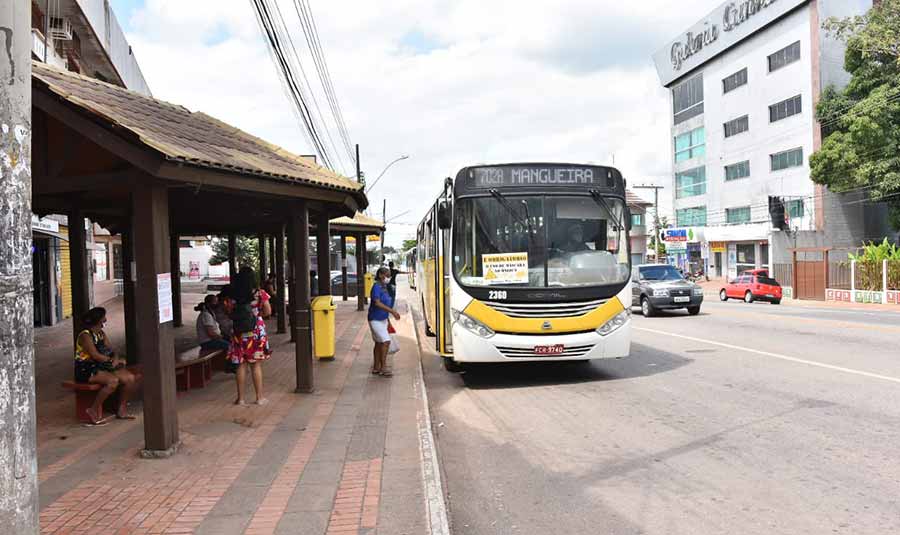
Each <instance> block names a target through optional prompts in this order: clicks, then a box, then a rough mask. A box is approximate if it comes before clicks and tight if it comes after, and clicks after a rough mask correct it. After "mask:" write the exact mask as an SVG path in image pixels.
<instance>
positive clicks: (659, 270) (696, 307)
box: [631, 264, 703, 316]
mask: <svg viewBox="0 0 900 535" xmlns="http://www.w3.org/2000/svg"><path fill="white" fill-rule="evenodd" d="M631 278H632V285H631V292H632V298H631V304H632V305H633V306H639V307H641V314H643V315H644V316H653V315H655V314H656V312H657V311H659V310H673V309H677V308H686V309H687V311H688V313H689V314H691V315H692V316H696V315H697V314H699V313H700V305H701V304H702V303H703V288H701V287H700V286H699V285H697V284H694V283H693V282H690V281H687V280H685V279H684V276H682V274H681V273H679V271H678V270H677V269H675V267H674V266H670V265H669V264H644V265H640V266H635V267H634V268H633V270H632V274H631Z"/></svg>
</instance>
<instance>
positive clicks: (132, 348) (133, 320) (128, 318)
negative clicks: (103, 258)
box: [122, 223, 140, 364]
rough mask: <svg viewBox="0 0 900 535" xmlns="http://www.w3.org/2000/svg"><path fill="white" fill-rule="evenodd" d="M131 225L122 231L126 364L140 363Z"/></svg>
mask: <svg viewBox="0 0 900 535" xmlns="http://www.w3.org/2000/svg"><path fill="white" fill-rule="evenodd" d="M132 228H133V223H132V224H130V225H129V226H128V228H126V229H125V230H123V231H122V263H123V268H124V269H123V270H122V271H123V274H122V290H123V295H122V304H123V306H124V308H125V358H126V360H127V362H128V364H137V363H138V362H140V355H139V354H138V345H137V317H136V316H135V306H134V305H135V303H134V282H135V281H134V274H133V273H132V270H131V268H132V266H133V265H134V238H133V236H134V231H133V230H132Z"/></svg>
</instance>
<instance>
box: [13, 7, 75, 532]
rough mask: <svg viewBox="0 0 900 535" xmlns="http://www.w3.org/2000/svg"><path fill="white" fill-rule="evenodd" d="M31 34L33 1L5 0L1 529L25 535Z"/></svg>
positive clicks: (29, 502)
mask: <svg viewBox="0 0 900 535" xmlns="http://www.w3.org/2000/svg"><path fill="white" fill-rule="evenodd" d="M31 39H32V38H31V5H30V2H21V1H16V2H3V3H2V4H0V51H2V52H0V191H3V196H4V202H3V205H4V209H3V217H0V235H2V236H3V237H4V239H3V240H0V379H2V380H0V459H2V460H3V462H0V496H2V497H3V499H0V533H16V534H24V535H36V534H37V533H38V485H37V447H36V442H35V440H36V428H35V425H36V421H35V398H34V345H33V344H34V311H33V309H34V297H33V293H32V292H33V289H32V285H33V282H32V266H31ZM82 224H83V223H82Z"/></svg>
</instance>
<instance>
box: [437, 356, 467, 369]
mask: <svg viewBox="0 0 900 535" xmlns="http://www.w3.org/2000/svg"><path fill="white" fill-rule="evenodd" d="M441 358H442V359H444V369H445V370H447V371H448V372H450V373H459V372H461V371H463V365H462V364H460V363H459V362H457V361H456V360H454V359H453V357H441Z"/></svg>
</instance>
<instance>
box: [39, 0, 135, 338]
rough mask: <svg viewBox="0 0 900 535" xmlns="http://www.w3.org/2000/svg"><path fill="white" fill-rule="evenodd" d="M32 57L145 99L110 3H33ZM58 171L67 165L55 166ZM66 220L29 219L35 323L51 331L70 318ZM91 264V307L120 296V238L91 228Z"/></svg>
mask: <svg viewBox="0 0 900 535" xmlns="http://www.w3.org/2000/svg"><path fill="white" fill-rule="evenodd" d="M31 37H32V39H31V43H32V46H31V58H32V60H34V61H38V62H43V63H47V64H48V65H51V66H53V67H56V68H58V69H65V70H68V71H72V72H77V73H79V74H82V75H84V76H88V77H91V78H96V79H98V80H103V81H104V82H108V83H110V84H114V85H118V86H120V87H124V88H126V89H130V90H132V91H136V92H138V93H141V94H143V95H148V96H149V95H150V88H149V87H148V85H147V82H146V80H145V79H144V75H143V73H142V72H141V69H140V67H139V66H138V63H137V59H136V58H135V56H134V52H133V50H132V49H131V46H130V45H129V44H128V41H127V40H126V39H125V34H124V33H123V32H122V28H121V27H120V26H119V23H118V21H117V20H116V16H115V14H114V13H113V11H112V8H111V7H110V6H109V1H108V0H52V1H46V0H31ZM50 165H51V166H52V167H54V168H56V169H58V170H59V171H60V172H61V171H63V170H64V167H65V165H66V162H55V163H51V164H50ZM68 225H69V222H68V218H67V217H66V216H65V215H58V214H44V217H34V218H33V219H32V240H33V246H32V260H33V265H34V325H35V326H37V327H40V326H48V325H53V324H55V323H57V322H59V321H62V320H63V319H65V318H67V317H69V316H71V314H72V294H71V288H72V280H71V273H70V270H69V253H70V250H69V242H68ZM85 226H86V228H87V229H93V232H88V240H87V249H88V251H87V258H88V260H89V263H90V266H89V268H90V272H91V273H92V277H91V280H90V282H89V286H90V288H91V297H92V300H93V304H95V305H100V304H102V303H104V302H106V301H108V300H109V299H111V298H113V297H115V296H116V295H120V294H121V284H122V282H121V281H122V270H123V269H124V268H123V254H122V239H121V236H111V235H110V234H109V232H107V231H106V230H104V229H102V228H100V227H98V226H96V225H93V224H91V223H90V222H86V223H85Z"/></svg>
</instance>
